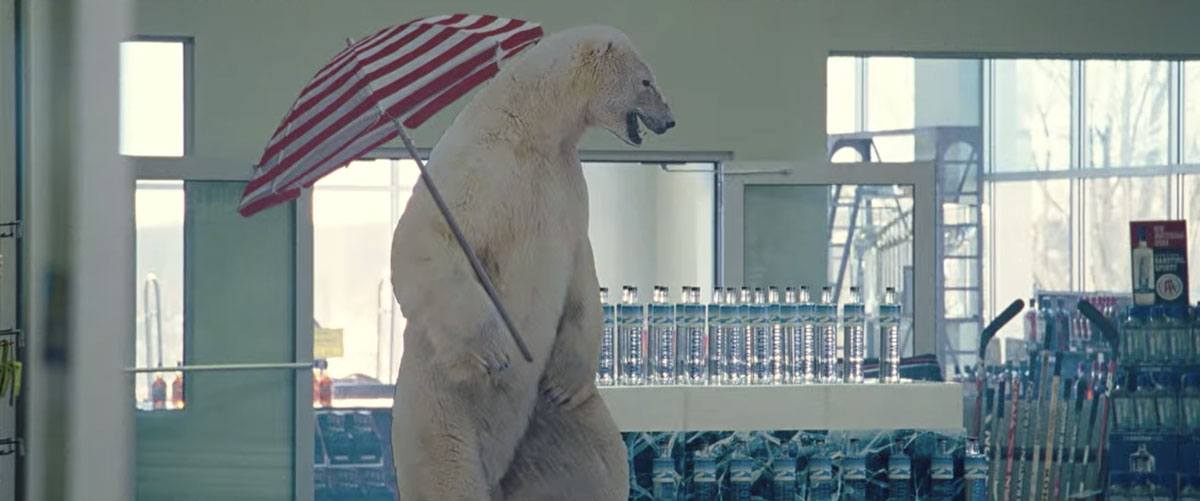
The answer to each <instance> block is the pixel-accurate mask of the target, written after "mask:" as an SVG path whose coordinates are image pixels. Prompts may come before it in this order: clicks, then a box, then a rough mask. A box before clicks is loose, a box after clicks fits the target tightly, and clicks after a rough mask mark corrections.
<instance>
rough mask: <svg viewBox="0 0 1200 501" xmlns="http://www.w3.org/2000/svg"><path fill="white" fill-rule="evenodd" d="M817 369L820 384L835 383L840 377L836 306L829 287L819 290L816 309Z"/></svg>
mask: <svg viewBox="0 0 1200 501" xmlns="http://www.w3.org/2000/svg"><path fill="white" fill-rule="evenodd" d="M816 323H817V333H818V334H817V337H818V339H817V367H818V371H820V377H819V379H820V381H821V382H822V383H833V382H837V381H838V380H839V378H840V375H841V370H840V369H841V368H840V367H839V366H838V356H837V337H838V336H837V305H836V304H834V303H833V292H832V291H830V290H829V287H825V288H822V289H821V302H820V303H818V304H817V308H816Z"/></svg>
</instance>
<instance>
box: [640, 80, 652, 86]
mask: <svg viewBox="0 0 1200 501" xmlns="http://www.w3.org/2000/svg"><path fill="white" fill-rule="evenodd" d="M649 86H650V81H649V80H642V87H649Z"/></svg>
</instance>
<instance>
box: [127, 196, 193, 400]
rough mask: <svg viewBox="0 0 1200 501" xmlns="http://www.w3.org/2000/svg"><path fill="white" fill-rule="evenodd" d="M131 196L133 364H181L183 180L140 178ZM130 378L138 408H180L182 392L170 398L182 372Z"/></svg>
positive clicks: (140, 365) (141, 366) (143, 365)
mask: <svg viewBox="0 0 1200 501" xmlns="http://www.w3.org/2000/svg"><path fill="white" fill-rule="evenodd" d="M135 196H136V199H135V215H134V217H135V225H136V232H137V233H136V235H137V244H136V254H137V264H136V270H137V275H136V277H135V282H134V284H133V285H134V287H135V290H136V291H137V298H138V301H137V310H136V312H135V315H136V318H135V324H136V328H137V331H136V333H137V340H136V342H135V353H134V361H135V366H136V367H140V368H159V367H161V368H164V369H170V368H172V367H175V366H177V365H180V364H182V363H183V354H184V351H183V349H184V340H183V329H184V307H183V290H184V289H183V287H184V284H183V218H184V191H183V182H181V181H138V183H137V191H136V195H135ZM134 379H135V386H134V395H135V401H136V403H137V407H138V409H142V410H162V409H177V408H181V407H182V406H183V403H184V402H183V398H182V392H179V396H180V398H173V396H174V394H175V393H176V392H175V391H173V390H177V389H181V388H182V385H183V379H182V375H181V374H176V373H174V372H148V373H142V374H138V375H137V377H135V378H134ZM177 380H178V382H176V381H177Z"/></svg>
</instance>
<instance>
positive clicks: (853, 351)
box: [842, 287, 867, 383]
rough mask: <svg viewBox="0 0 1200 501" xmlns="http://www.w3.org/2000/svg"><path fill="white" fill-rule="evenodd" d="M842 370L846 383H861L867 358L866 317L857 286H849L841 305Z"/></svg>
mask: <svg viewBox="0 0 1200 501" xmlns="http://www.w3.org/2000/svg"><path fill="white" fill-rule="evenodd" d="M842 332H843V337H842V346H843V350H844V351H845V356H844V357H843V358H844V360H845V361H844V362H843V370H844V371H845V381H846V382H847V383H862V382H863V380H864V377H863V363H864V361H865V360H866V358H867V317H866V310H865V308H864V307H863V302H862V298H861V297H859V295H858V287H851V288H850V298H849V300H848V301H847V302H846V304H844V305H842Z"/></svg>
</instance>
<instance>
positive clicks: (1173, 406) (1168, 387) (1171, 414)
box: [1154, 373, 1183, 432]
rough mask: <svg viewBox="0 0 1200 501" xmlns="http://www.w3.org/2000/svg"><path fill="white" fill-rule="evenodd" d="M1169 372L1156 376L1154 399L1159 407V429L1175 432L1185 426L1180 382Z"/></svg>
mask: <svg viewBox="0 0 1200 501" xmlns="http://www.w3.org/2000/svg"><path fill="white" fill-rule="evenodd" d="M1170 376H1171V374H1169V373H1162V374H1158V377H1156V378H1154V379H1155V381H1154V401H1155V402H1156V403H1157V405H1156V407H1157V408H1158V429H1159V430H1160V431H1166V432H1175V431H1178V430H1179V429H1180V428H1182V426H1183V419H1182V418H1181V417H1180V414H1179V391H1178V390H1179V388H1178V382H1177V381H1175V380H1174V378H1172V377H1170Z"/></svg>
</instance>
